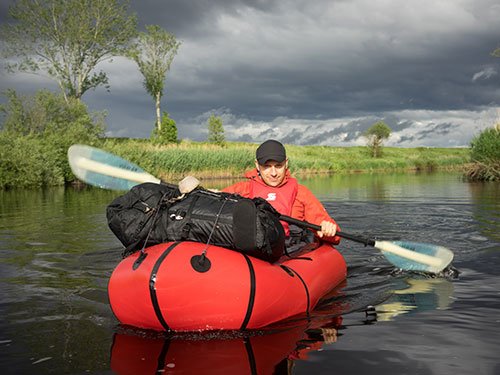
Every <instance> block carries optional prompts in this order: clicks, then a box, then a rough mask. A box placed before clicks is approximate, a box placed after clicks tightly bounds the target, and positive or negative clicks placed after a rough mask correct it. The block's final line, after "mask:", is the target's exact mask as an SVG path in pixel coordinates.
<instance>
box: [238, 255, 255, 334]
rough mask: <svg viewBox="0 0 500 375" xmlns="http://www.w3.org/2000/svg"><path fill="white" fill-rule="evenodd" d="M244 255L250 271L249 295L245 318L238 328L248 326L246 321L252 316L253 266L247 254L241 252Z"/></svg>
mask: <svg viewBox="0 0 500 375" xmlns="http://www.w3.org/2000/svg"><path fill="white" fill-rule="evenodd" d="M242 255H243V256H244V257H245V260H246V261H247V265H248V271H249V273H250V295H249V296H248V306H247V312H246V314H245V319H243V323H241V327H240V330H244V329H246V328H247V326H248V322H249V321H250V318H251V317H252V312H253V305H254V303H255V270H254V268H253V264H252V261H251V260H250V258H249V257H248V255H245V254H242Z"/></svg>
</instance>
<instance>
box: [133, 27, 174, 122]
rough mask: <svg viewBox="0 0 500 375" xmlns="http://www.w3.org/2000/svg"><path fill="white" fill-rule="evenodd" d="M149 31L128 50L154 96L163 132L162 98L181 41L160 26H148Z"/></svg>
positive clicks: (140, 36) (157, 115)
mask: <svg viewBox="0 0 500 375" xmlns="http://www.w3.org/2000/svg"><path fill="white" fill-rule="evenodd" d="M146 30H147V32H146V33H144V32H140V33H139V38H138V41H137V43H135V44H134V45H133V46H132V48H131V49H130V50H129V52H128V56H129V57H130V58H132V59H133V60H134V61H135V62H136V63H137V65H138V66H139V71H140V72H141V74H142V75H143V77H144V81H143V84H144V88H145V89H146V91H147V92H148V94H149V95H151V96H152V97H153V100H154V101H155V106H156V127H157V130H158V131H160V132H161V126H162V122H161V116H160V114H161V108H160V103H161V98H162V96H163V89H164V84H165V78H166V75H167V72H168V71H169V70H170V65H171V64H172V61H173V59H174V57H175V55H176V54H177V50H178V49H179V46H180V42H178V41H177V40H176V39H175V36H173V35H172V34H170V33H168V32H167V31H165V30H163V29H162V28H161V27H160V26H157V25H149V26H146Z"/></svg>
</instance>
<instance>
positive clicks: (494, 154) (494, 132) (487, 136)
mask: <svg viewBox="0 0 500 375" xmlns="http://www.w3.org/2000/svg"><path fill="white" fill-rule="evenodd" d="M470 147H471V158H472V161H479V162H483V163H485V162H486V163H488V162H490V161H494V160H497V161H498V160H500V124H498V125H496V126H495V127H493V128H488V129H485V130H483V131H482V132H481V133H479V135H477V136H475V137H474V139H473V140H472V141H471V144H470Z"/></svg>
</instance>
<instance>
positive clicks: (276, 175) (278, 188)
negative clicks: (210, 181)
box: [222, 139, 340, 244]
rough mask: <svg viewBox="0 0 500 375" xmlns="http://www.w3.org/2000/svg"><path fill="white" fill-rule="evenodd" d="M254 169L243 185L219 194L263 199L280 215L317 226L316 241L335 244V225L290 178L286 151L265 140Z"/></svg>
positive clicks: (239, 183)
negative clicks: (321, 240) (224, 193)
mask: <svg viewBox="0 0 500 375" xmlns="http://www.w3.org/2000/svg"><path fill="white" fill-rule="evenodd" d="M255 156H256V159H255V169H252V170H251V171H248V172H246V173H245V177H246V178H247V179H246V181H242V182H238V183H236V184H234V185H231V186H228V187H226V188H225V189H223V190H222V191H224V192H227V193H236V194H239V195H241V196H243V197H246V198H255V197H261V198H264V199H266V200H267V201H268V202H269V203H270V204H271V205H272V206H273V207H274V208H275V209H276V210H277V211H278V212H279V213H280V214H283V215H288V216H291V217H293V218H295V219H299V220H305V221H308V222H310V223H313V224H317V223H321V224H319V225H320V226H321V230H320V231H318V232H317V233H316V234H317V236H318V237H319V238H321V239H323V240H326V241H328V242H331V243H333V244H338V243H339V242H340V237H338V236H336V235H335V233H336V232H337V224H336V222H335V220H333V219H332V218H331V217H330V216H329V215H328V213H327V212H326V210H325V208H324V207H323V205H322V204H321V202H320V201H319V200H318V199H317V198H316V197H315V196H314V195H313V194H312V193H311V191H310V190H309V189H308V188H306V187H305V186H304V185H300V184H298V183H297V180H296V179H295V178H293V177H291V175H290V171H289V170H288V158H287V157H286V150H285V147H284V146H283V145H282V144H281V143H280V142H278V141H275V140H272V139H271V140H267V141H265V142H264V143H262V144H261V145H260V146H259V147H258V148H257V151H256V153H255ZM282 224H283V227H284V229H285V234H286V235H287V236H289V235H290V229H289V226H288V224H287V223H282Z"/></svg>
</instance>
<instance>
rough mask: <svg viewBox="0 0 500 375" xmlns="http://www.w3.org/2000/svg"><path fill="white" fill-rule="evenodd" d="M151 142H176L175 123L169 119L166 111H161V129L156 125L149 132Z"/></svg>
mask: <svg viewBox="0 0 500 375" xmlns="http://www.w3.org/2000/svg"><path fill="white" fill-rule="evenodd" d="M151 142H152V143H153V144H157V145H164V144H168V143H177V142H178V139H177V124H176V123H175V120H173V119H171V118H170V117H169V115H168V113H167V112H163V116H162V118H161V129H158V128H157V127H156V126H155V127H154V129H153V132H152V133H151Z"/></svg>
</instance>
